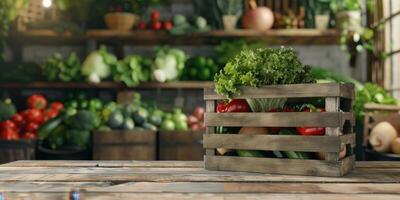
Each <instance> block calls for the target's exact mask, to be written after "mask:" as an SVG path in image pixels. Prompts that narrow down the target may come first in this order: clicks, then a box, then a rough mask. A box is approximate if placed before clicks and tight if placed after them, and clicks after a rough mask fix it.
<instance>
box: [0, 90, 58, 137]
mask: <svg viewBox="0 0 400 200" xmlns="http://www.w3.org/2000/svg"><path fill="white" fill-rule="evenodd" d="M63 107H64V105H63V104H62V103H61V102H52V103H50V104H48V102H47V99H46V98H45V97H44V96H42V95H40V94H33V95H31V96H29V97H28V99H27V100H26V110H23V111H21V112H18V113H17V112H16V109H15V107H14V106H13V105H12V103H11V100H10V99H7V100H6V101H4V102H1V103H0V111H1V113H2V116H1V117H2V118H1V120H0V121H1V123H0V131H1V132H0V139H2V140H18V139H36V138H37V136H38V131H39V127H40V126H41V125H42V124H43V123H47V122H48V121H50V120H52V119H54V118H56V117H57V116H58V115H59V113H60V112H61V110H62V109H63Z"/></svg>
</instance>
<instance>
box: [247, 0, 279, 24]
mask: <svg viewBox="0 0 400 200" xmlns="http://www.w3.org/2000/svg"><path fill="white" fill-rule="evenodd" d="M249 4H250V10H248V11H247V12H246V14H245V15H244V16H243V20H242V25H243V27H244V28H246V29H253V30H257V31H266V30H269V29H271V28H272V26H273V25H274V14H273V13H272V11H271V9H269V8H267V7H265V6H261V7H257V3H256V1H255V0H250V1H249Z"/></svg>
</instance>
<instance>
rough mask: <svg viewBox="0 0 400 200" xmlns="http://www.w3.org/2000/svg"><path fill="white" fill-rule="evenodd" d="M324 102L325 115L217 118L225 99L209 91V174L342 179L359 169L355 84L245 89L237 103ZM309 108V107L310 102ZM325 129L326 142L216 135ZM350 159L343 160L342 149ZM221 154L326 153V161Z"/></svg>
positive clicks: (322, 139) (230, 115) (206, 138)
mask: <svg viewBox="0 0 400 200" xmlns="http://www.w3.org/2000/svg"><path fill="white" fill-rule="evenodd" d="M316 97H317V98H324V99H325V109H326V112H275V113H272V112H265V113H260V112H259V113H252V112H249V113H215V105H216V102H217V100H221V99H226V97H225V96H221V95H218V94H216V93H215V91H214V90H213V89H205V92H204V99H205V100H206V105H207V106H206V113H205V125H206V126H207V131H206V134H204V140H203V141H204V148H205V149H206V156H205V158H204V159H205V168H206V169H208V170H219V171H244V172H261V173H276V174H295V175H315V176H343V175H344V174H346V173H348V172H349V171H350V170H352V169H353V168H354V163H355V156H354V148H355V143H356V140H355V139H356V135H355V134H354V133H353V126H354V122H355V120H354V116H353V111H352V100H353V98H354V85H352V84H338V83H327V84H293V85H271V86H264V87H261V88H250V87H245V88H242V92H241V95H234V96H232V98H233V99H246V98H287V99H290V100H292V101H293V100H299V101H300V99H301V101H302V102H303V101H305V99H307V98H316ZM305 102H306V101H305ZM217 126H224V127H326V131H325V135H324V136H300V135H239V134H215V132H214V131H215V127H217ZM342 145H346V149H347V154H346V156H345V157H344V158H342V159H339V153H340V148H341V146H342ZM217 148H225V149H241V150H263V151H299V152H323V153H325V160H313V159H309V160H301V159H286V158H255V157H238V156H219V155H216V151H215V150H216V149H217Z"/></svg>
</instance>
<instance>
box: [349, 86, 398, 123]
mask: <svg viewBox="0 0 400 200" xmlns="http://www.w3.org/2000/svg"><path fill="white" fill-rule="evenodd" d="M366 103H377V104H388V105H396V104H397V103H398V101H397V99H396V98H394V97H392V96H391V95H390V94H389V92H387V91H386V90H385V89H383V88H382V87H380V86H379V85H376V84H374V83H366V84H365V85H364V87H362V88H361V89H360V90H357V92H356V98H355V103H354V111H355V113H356V117H357V119H362V117H363V116H364V114H365V113H364V105H365V104H366Z"/></svg>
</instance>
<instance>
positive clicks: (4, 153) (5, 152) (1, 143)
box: [0, 139, 36, 164]
mask: <svg viewBox="0 0 400 200" xmlns="http://www.w3.org/2000/svg"><path fill="white" fill-rule="evenodd" d="M35 148H36V140H25V139H24V140H15V141H5V140H0V155H1V156H0V164H3V163H8V162H13V161H17V160H34V159H35Z"/></svg>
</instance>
